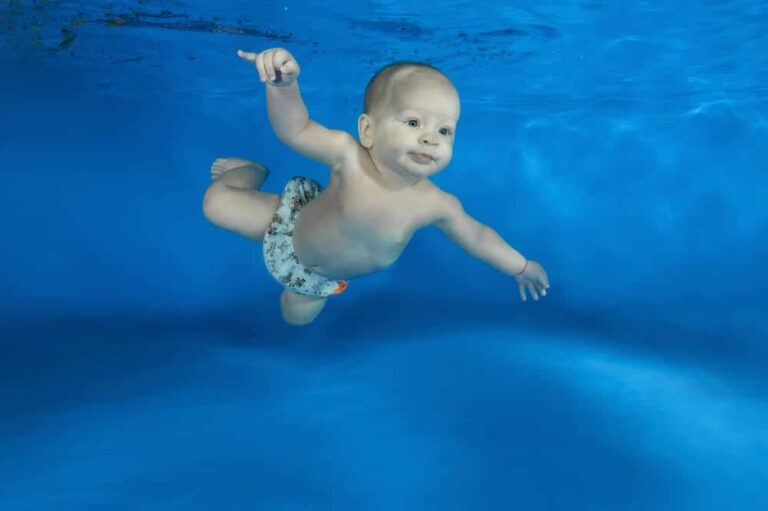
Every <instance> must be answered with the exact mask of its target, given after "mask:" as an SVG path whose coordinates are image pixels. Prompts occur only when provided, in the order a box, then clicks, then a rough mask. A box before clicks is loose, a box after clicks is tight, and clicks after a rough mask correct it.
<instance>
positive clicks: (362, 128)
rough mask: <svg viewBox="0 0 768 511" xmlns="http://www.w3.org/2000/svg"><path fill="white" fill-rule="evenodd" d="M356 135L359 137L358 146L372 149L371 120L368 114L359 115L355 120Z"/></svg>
mask: <svg viewBox="0 0 768 511" xmlns="http://www.w3.org/2000/svg"><path fill="white" fill-rule="evenodd" d="M357 133H358V135H359V136H360V145H362V146H363V147H365V148H366V149H370V148H371V147H373V119H371V116H370V115H368V114H361V115H360V117H358V118H357Z"/></svg>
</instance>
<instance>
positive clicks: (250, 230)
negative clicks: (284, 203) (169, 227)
mask: <svg viewBox="0 0 768 511" xmlns="http://www.w3.org/2000/svg"><path fill="white" fill-rule="evenodd" d="M268 174H269V170H268V169H267V168H266V167H264V166H263V165H260V164H258V163H255V162H252V161H248V160H241V159H239V158H219V159H217V160H216V161H214V162H213V165H211V179H212V180H213V183H211V184H210V186H208V189H207V190H206V191H205V197H204V198H203V213H204V214H205V217H206V218H207V219H208V220H209V221H210V222H211V223H213V224H214V225H217V226H219V227H221V228H222V229H226V230H228V231H234V232H237V233H239V234H241V235H243V236H245V237H246V238H250V239H254V240H258V241H261V240H263V239H264V232H265V231H266V230H267V226H268V225H269V223H270V221H271V220H272V216H273V215H274V213H275V210H276V209H277V206H278V205H279V204H280V196H279V195H275V194H274V193H264V192H260V191H259V188H260V187H261V185H262V183H263V182H264V180H265V179H266V178H267V175H268Z"/></svg>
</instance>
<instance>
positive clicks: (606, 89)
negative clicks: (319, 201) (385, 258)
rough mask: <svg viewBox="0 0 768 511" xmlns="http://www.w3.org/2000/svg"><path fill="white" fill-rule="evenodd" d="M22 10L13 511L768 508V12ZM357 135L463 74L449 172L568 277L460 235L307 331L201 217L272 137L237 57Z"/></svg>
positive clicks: (274, 161)
mask: <svg viewBox="0 0 768 511" xmlns="http://www.w3.org/2000/svg"><path fill="white" fill-rule="evenodd" d="M328 5H330V4H329V3H327V2H319V1H315V0H313V1H311V2H307V1H300V2H296V1H279V2H278V1H258V2H246V1H237V2H234V1H232V2H221V3H217V4H216V5H215V6H212V5H209V4H208V3H204V2H190V1H177V2H158V1H154V0H141V1H132V0H129V1H125V2H121V3H106V2H53V1H47V2H44V1H20V0H6V1H5V2H3V3H2V4H1V5H0V66H2V71H0V130H2V131H1V132H0V161H2V163H3V164H2V166H0V178H2V182H1V184H0V205H1V206H0V208H2V211H1V213H2V214H0V232H2V233H3V234H2V245H1V247H2V248H0V309H1V310H2V312H1V313H0V509H2V511H16V510H37V509H56V510H91V509H93V510H95V509H109V510H123V509H125V510H135V509H141V510H175V509H183V510H185V511H189V510H197V509H199V510H210V509H259V510H261V509H265V510H298V509H311V510H326V509H327V510H346V509H350V510H360V509H366V510H367V509H371V510H392V509H397V510H411V509H413V510H433V509H434V510H468V509H482V510H508V509H525V510H605V511H613V510H680V509H686V510H688V509H690V510H697V511H699V510H718V511H719V510H723V509H727V510H749V511H752V510H760V509H766V508H767V507H768V489H766V481H768V461H767V460H768V398H766V391H768V381H767V380H766V374H768V346H767V343H768V319H766V314H765V312H766V304H767V303H768V299H766V290H768V272H767V271H766V270H765V266H764V261H765V259H766V256H768V206H766V204H767V203H768V201H767V200H766V199H768V173H766V169H768V143H766V142H768V35H766V33H767V31H766V27H768V4H766V3H765V2H760V1H756V0H752V1H731V2H727V1H726V2H723V1H718V2H714V1H706V2H680V1H669V2H634V3H625V2H607V3H606V2H601V1H582V2H565V1H545V2H514V3H512V2H500V1H495V2H484V3H480V4H476V3H472V2H468V1H448V2H441V3H439V4H430V5H427V4H424V5H423V6H420V5H417V4H416V3H413V2H403V1H391V2H371V1H364V2H339V3H334V4H333V6H332V7H328ZM275 46H280V47H285V48H288V49H290V50H291V51H292V52H293V53H294V55H296V58H297V59H298V61H299V63H300V65H301V67H302V74H301V76H300V78H299V83H300V87H301V90H302V94H303V97H304V100H305V102H306V104H307V107H308V109H309V112H310V115H311V116H312V118H313V119H315V120H317V121H318V122H320V123H322V124H325V125H327V126H329V127H332V128H335V129H345V130H348V131H350V132H352V133H353V134H356V126H357V116H358V115H359V113H360V108H361V104H362V94H363V90H364V87H365V84H366V83H367V81H368V79H369V78H370V76H371V74H372V73H373V72H374V71H375V70H376V69H378V68H379V67H380V66H382V65H384V64H385V63H387V62H390V61H392V60H400V59H412V60H423V61H426V62H429V63H431V64H433V65H435V66H437V67H439V68H440V69H442V70H443V71H444V72H445V73H446V74H447V75H448V76H449V77H450V78H451V79H452V80H453V81H454V83H455V84H456V87H457V89H458V90H459V93H460V95H461V101H462V117H461V120H460V123H459V126H458V130H457V134H456V136H457V138H456V145H455V150H454V159H453V161H452V163H451V165H450V166H449V167H448V168H447V169H446V170H444V171H443V172H442V173H441V174H439V175H437V176H435V178H434V182H435V183H436V184H438V185H439V186H440V187H442V188H443V189H445V190H447V191H449V192H451V193H454V194H456V195H458V196H459V197H460V198H461V200H462V202H463V204H464V208H465V210H466V211H467V212H468V213H469V214H471V215H472V216H473V217H475V218H477V219H478V220H480V221H481V222H483V223H486V224H488V225H490V226H492V227H493V228H494V229H496V230H497V231H498V232H499V233H500V234H501V235H502V236H503V237H504V238H505V239H506V240H507V241H508V242H509V243H510V244H511V245H512V246H513V247H515V248H516V249H518V250H519V251H520V252H522V253H523V254H525V255H526V256H527V257H530V258H532V259H535V260H537V261H540V262H541V263H542V264H543V265H544V267H545V268H546V270H547V272H548V273H549V277H550V282H551V285H552V287H551V289H550V290H549V294H548V295H547V296H546V297H545V298H544V299H543V300H541V301H539V302H534V301H528V302H521V301H520V299H519V297H518V295H517V290H516V287H515V285H514V282H513V281H512V280H511V279H510V278H509V277H506V276H504V275H503V274H501V273H499V272H497V271H495V270H494V269H492V268H490V267H488V266H485V265H483V263H481V262H479V261H477V260H475V259H472V258H471V257H470V256H469V255H467V254H465V253H464V252H462V251H461V250H460V249H459V248H458V247H456V246H455V245H453V244H452V243H451V242H450V241H449V240H448V239H447V238H445V237H444V236H443V235H442V233H441V232H440V231H438V230H437V229H433V228H432V229H427V230H425V231H422V232H420V233H418V234H417V235H416V236H415V237H414V239H413V241H412V242H411V244H410V246H409V247H408V248H407V249H406V251H405V252H404V254H403V256H402V257H401V259H400V260H399V261H398V262H397V263H396V264H395V265H394V266H393V267H392V268H390V269H389V270H387V271H386V272H383V273H380V274H376V275H372V276H368V277H364V278H361V279H357V280H354V281H352V282H351V283H350V288H349V289H348V290H347V291H346V292H345V293H344V295H342V296H340V297H335V298H333V299H331V300H330V301H329V303H328V305H327V307H326V309H325V310H324V311H323V312H322V314H321V316H320V317H319V318H318V319H317V321H315V322H314V323H313V324H311V325H310V326H307V327H302V328H295V327H290V326H288V325H285V324H283V323H282V322H281V320H280V313H279V306H278V296H279V293H280V289H279V287H278V286H277V284H276V283H275V282H274V281H273V280H272V279H271V277H269V276H268V274H267V273H266V270H265V268H264V266H263V263H262V258H261V246H260V244H258V243H254V242H249V241H247V240H245V239H242V238H238V237H237V236H236V235H234V234H232V233H228V232H225V231H223V230H220V229H217V228H216V227H214V226H213V225H211V224H209V223H208V222H207V221H206V220H205V218H204V217H203V215H202V210H201V202H202V197H203V193H204V190H205V188H206V186H207V185H208V183H209V179H210V176H209V166H210V163H211V162H212V161H213V159H215V158H217V157H220V156H240V157H245V158H249V159H253V160H257V161H260V162H262V163H264V164H265V165H267V166H268V167H270V168H271V169H272V174H271V175H270V177H269V179H268V181H267V182H266V184H265V186H264V190H266V191H269V192H274V193H277V192H279V191H280V190H281V189H282V186H283V184H284V183H285V181H286V180H287V179H288V178H290V177H291V176H294V175H306V176H309V177H312V178H314V179H317V180H318V181H320V182H321V183H326V182H327V178H328V169H326V168H324V167H323V166H322V165H320V164H318V163H315V162H312V161H309V160H306V159H304V158H302V157H300V156H298V155H296V154H294V153H292V152H291V151H290V150H289V149H288V148H287V147H285V146H283V145H282V144H281V143H280V142H279V141H278V140H277V139H276V137H275V135H274V133H273V132H272V130H271V127H270V125H269V121H268V118H267V115H266V109H265V104H264V91H263V85H261V84H260V83H259V81H258V75H257V74H256V72H255V70H254V69H253V67H252V66H249V65H248V64H247V63H245V62H243V61H241V60H239V59H238V58H237V57H236V56H235V51H236V50H237V49H238V48H242V49H245V50H251V51H261V50H264V49H267V48H270V47H275Z"/></svg>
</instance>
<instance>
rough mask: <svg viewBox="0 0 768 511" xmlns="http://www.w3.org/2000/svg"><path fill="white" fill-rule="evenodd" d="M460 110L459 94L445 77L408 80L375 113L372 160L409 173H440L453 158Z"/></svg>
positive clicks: (424, 77) (420, 77)
mask: <svg viewBox="0 0 768 511" xmlns="http://www.w3.org/2000/svg"><path fill="white" fill-rule="evenodd" d="M459 114H460V105H459V97H458V95H457V94H456V91H455V89H454V88H453V86H452V85H451V84H450V83H447V82H446V81H445V80H444V79H441V77H438V76H434V75H431V74H428V73H421V74H418V75H411V76H409V77H407V78H404V79H403V80H402V81H401V82H399V83H397V84H396V86H395V88H394V89H393V91H392V94H391V95H390V97H389V98H388V100H387V101H386V103H385V104H384V105H383V106H382V108H381V109H380V111H379V112H378V114H377V115H376V116H375V120H374V133H373V145H372V147H371V155H372V158H373V160H374V162H375V163H376V165H377V166H379V167H381V166H383V167H385V168H387V169H390V170H393V171H395V172H397V173H398V174H401V175H404V176H406V175H407V176H410V177H427V176H430V175H432V174H436V173H438V172H440V171H441V170H443V169H444V168H445V167H446V166H447V165H448V163H449V162H450V161H451V157H452V156H453V141H454V135H455V132H456V124H457V122H458V120H459Z"/></svg>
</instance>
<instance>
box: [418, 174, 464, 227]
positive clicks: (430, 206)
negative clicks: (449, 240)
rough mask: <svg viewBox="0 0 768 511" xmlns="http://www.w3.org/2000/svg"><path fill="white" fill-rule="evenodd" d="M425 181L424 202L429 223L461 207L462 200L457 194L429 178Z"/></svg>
mask: <svg viewBox="0 0 768 511" xmlns="http://www.w3.org/2000/svg"><path fill="white" fill-rule="evenodd" d="M425 181H426V186H425V188H424V191H423V204H424V205H425V207H426V209H427V217H428V223H429V224H432V223H434V222H436V221H439V220H441V219H442V218H445V217H446V216H447V215H449V214H450V213H451V211H453V210H455V209H456V208H460V207H461V202H459V199H458V198H457V197H456V196H455V195H453V194H451V193H448V192H446V191H445V190H443V189H441V188H440V187H439V186H437V185H436V184H434V183H433V182H431V181H429V180H425Z"/></svg>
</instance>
